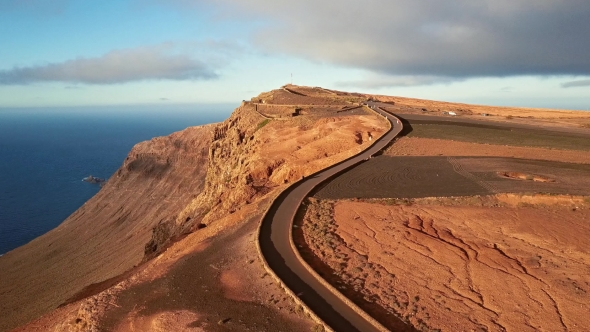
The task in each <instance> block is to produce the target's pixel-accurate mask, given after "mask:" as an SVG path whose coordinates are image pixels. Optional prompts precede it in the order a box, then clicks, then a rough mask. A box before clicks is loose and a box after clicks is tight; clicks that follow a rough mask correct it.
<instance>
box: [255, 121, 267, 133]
mask: <svg viewBox="0 0 590 332" xmlns="http://www.w3.org/2000/svg"><path fill="white" fill-rule="evenodd" d="M269 122H270V119H266V120H263V121H262V122H260V123H259V124H258V126H256V130H255V131H258V130H259V129H261V128H262V127H264V126H266V125H267V124H268V123H269Z"/></svg>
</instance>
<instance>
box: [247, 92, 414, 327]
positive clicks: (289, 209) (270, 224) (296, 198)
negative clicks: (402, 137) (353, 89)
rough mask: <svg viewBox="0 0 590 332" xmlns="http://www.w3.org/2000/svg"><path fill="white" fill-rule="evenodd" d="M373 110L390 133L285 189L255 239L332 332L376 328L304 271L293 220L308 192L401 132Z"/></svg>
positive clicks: (395, 122) (281, 275)
mask: <svg viewBox="0 0 590 332" xmlns="http://www.w3.org/2000/svg"><path fill="white" fill-rule="evenodd" d="M369 105H374V104H373V103H370V104H369ZM376 111H377V112H379V113H381V114H382V115H384V116H385V117H387V118H388V119H389V121H390V122H391V124H392V128H391V130H390V131H388V132H387V133H386V134H384V135H383V136H382V137H381V138H379V139H378V140H377V141H376V142H375V143H374V144H373V145H372V146H371V147H370V148H368V149H367V150H365V151H363V152H361V153H360V154H358V155H356V156H353V157H351V158H349V159H347V160H345V161H343V162H341V163H338V164H336V165H333V166H331V167H329V168H327V169H324V170H322V171H320V172H318V173H315V174H313V175H311V176H309V177H306V178H305V179H303V180H301V181H299V182H297V183H295V184H293V185H292V186H290V187H289V188H288V189H286V190H285V191H284V192H283V193H282V194H281V195H280V196H279V197H278V198H277V199H276V200H275V201H274V202H273V204H272V206H271V207H270V209H269V212H268V213H267V214H266V215H265V217H264V219H263V221H262V225H261V229H260V238H259V239H258V240H259V241H260V248H261V251H262V254H263V255H264V258H265V259H266V261H267V262H268V265H269V266H270V268H271V269H272V270H273V271H274V272H275V273H276V274H277V276H278V277H279V278H280V279H281V280H282V281H283V282H284V283H285V285H287V287H289V288H290V289H291V290H292V291H293V292H294V293H295V294H297V296H299V298H300V299H301V300H302V301H303V302H305V304H307V305H308V306H309V308H310V309H311V310H313V311H314V312H315V313H316V315H318V316H319V317H320V318H321V319H322V320H323V321H324V322H326V324H328V325H329V326H330V327H331V328H332V329H334V330H335V331H378V329H377V328H376V327H375V326H374V325H373V324H371V323H370V322H369V321H368V320H366V319H365V318H363V316H361V315H359V314H358V313H357V312H355V311H354V310H353V309H352V308H350V307H349V306H348V305H347V304H346V303H345V302H344V301H342V300H341V299H340V298H339V297H337V296H335V295H334V294H333V293H332V292H331V291H330V290H329V289H328V288H326V287H325V286H324V285H323V284H322V283H321V282H320V281H319V280H317V279H316V278H315V277H314V275H313V274H311V273H310V272H309V271H308V270H307V269H305V267H304V266H303V264H302V263H301V261H300V260H299V259H298V258H297V256H296V254H295V253H294V252H293V248H292V246H291V244H290V241H291V230H292V227H293V226H292V225H293V219H294V217H295V214H296V212H297V210H298V208H299V206H300V205H301V202H302V201H303V199H304V198H305V197H306V196H307V195H308V194H309V193H310V191H311V190H312V189H314V188H315V187H316V186H317V185H319V184H320V183H322V182H324V181H326V180H328V179H329V178H331V177H332V176H335V175H337V174H339V173H341V172H344V171H346V170H347V169H349V168H351V167H353V166H355V165H357V164H359V163H361V162H363V161H364V160H365V159H367V158H369V157H371V156H372V155H373V154H375V153H377V152H379V151H380V150H381V149H383V148H384V147H385V146H386V145H387V144H389V143H390V142H391V140H392V139H394V138H395V137H396V136H397V135H398V134H399V133H400V132H401V131H402V124H401V122H399V121H398V119H397V118H396V117H394V116H393V115H391V114H389V113H387V112H384V111H381V110H376ZM400 323H401V322H400Z"/></svg>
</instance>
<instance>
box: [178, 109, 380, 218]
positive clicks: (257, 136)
mask: <svg viewBox="0 0 590 332" xmlns="http://www.w3.org/2000/svg"><path fill="white" fill-rule="evenodd" d="M386 129H387V127H386V125H385V123H384V121H383V120H382V119H379V118H378V117H377V116H375V115H374V114H370V113H367V114H364V115H362V114H361V115H360V116H339V117H324V116H321V117H315V118H314V117H301V118H296V117H294V118H290V119H289V120H288V121H279V120H270V119H267V118H265V117H264V116H263V115H261V114H260V113H257V112H256V111H255V105H252V104H250V103H247V104H244V105H242V106H241V107H240V108H238V109H236V111H235V112H234V113H233V114H232V116H231V117H230V118H229V119H227V120H226V121H224V122H223V123H220V124H218V125H217V126H216V128H215V134H214V138H213V142H212V144H211V147H210V149H209V158H208V162H209V165H208V167H207V169H208V172H207V180H206V182H205V187H204V189H203V191H202V193H201V194H200V195H199V196H198V197H196V198H195V199H194V200H193V201H192V202H191V203H190V204H188V205H187V207H186V208H185V209H184V210H183V211H182V213H180V214H179V216H178V218H177V220H176V223H177V224H181V223H182V222H185V221H186V220H194V221H195V222H197V221H198V222H199V223H202V224H203V225H207V224H211V223H214V222H215V220H216V219H219V218H220V217H222V216H224V215H226V214H228V213H230V214H231V213H234V212H235V211H236V210H237V209H238V208H239V207H240V206H243V205H247V204H251V203H252V202H254V201H255V200H258V199H259V198H261V197H264V196H265V195H266V194H268V193H269V192H271V191H273V190H274V189H278V188H280V187H281V186H284V185H285V184H289V183H291V182H293V181H296V180H299V179H300V178H301V177H302V176H304V175H307V174H311V173H314V172H316V171H318V170H320V169H322V168H324V167H327V166H329V165H331V164H334V163H336V162H338V161H340V160H343V159H346V158H348V157H350V156H352V155H353V154H355V153H357V152H359V151H360V150H361V149H363V148H364V147H366V146H367V145H368V144H370V140H369V137H378V136H379V135H381V134H382V133H383V132H384V131H385V130H386ZM194 227H195V225H194V224H193V229H194Z"/></svg>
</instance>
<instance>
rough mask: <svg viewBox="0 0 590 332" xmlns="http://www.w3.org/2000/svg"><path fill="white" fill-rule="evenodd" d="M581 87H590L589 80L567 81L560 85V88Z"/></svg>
mask: <svg viewBox="0 0 590 332" xmlns="http://www.w3.org/2000/svg"><path fill="white" fill-rule="evenodd" d="M583 86H590V80H578V81H569V82H565V83H563V84H561V87H562V88H577V87H583Z"/></svg>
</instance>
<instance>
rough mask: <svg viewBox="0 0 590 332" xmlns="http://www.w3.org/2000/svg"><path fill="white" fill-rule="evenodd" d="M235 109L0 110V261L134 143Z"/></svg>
mask: <svg viewBox="0 0 590 332" xmlns="http://www.w3.org/2000/svg"><path fill="white" fill-rule="evenodd" d="M236 106H237V105H229V104H223V105H222V104H214V105H167V106H119V107H115V106H108V107H84V108H45V109H43V108H24V109H0V255H2V254H4V253H6V252H8V251H10V250H12V249H14V248H16V247H19V246H21V245H23V244H26V243H28V242H29V241H31V240H33V239H34V238H36V237H38V236H40V235H42V234H44V233H46V232H47V231H49V230H51V229H53V228H55V227H56V226H58V225H59V224H60V223H61V222H62V221H64V220H65V219H66V218H67V217H68V216H69V215H70V214H72V213H73V212H74V211H76V210H77V209H78V208H79V207H80V206H81V205H82V204H84V202H86V201H87V200H88V199H90V198H91V197H92V196H93V195H94V194H96V193H97V192H98V190H99V189H100V187H99V186H98V185H97V184H91V183H88V182H83V181H82V179H83V178H84V177H86V176H89V175H93V176H95V177H100V178H108V177H110V176H111V175H112V174H113V173H114V172H115V171H116V170H117V169H118V168H119V166H121V164H122V163H123V160H124V159H125V157H126V156H127V154H128V153H129V151H130V150H131V148H132V147H133V145H135V144H136V143H138V142H141V141H145V140H149V139H151V138H152V137H156V136H165V135H168V134H170V133H172V132H175V131H179V130H182V129H184V128H186V127H189V126H197V125H201V124H206V123H213V122H219V121H223V120H224V119H226V118H227V117H228V116H229V115H230V114H231V112H232V111H233V109H234V108H235V107H236Z"/></svg>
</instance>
